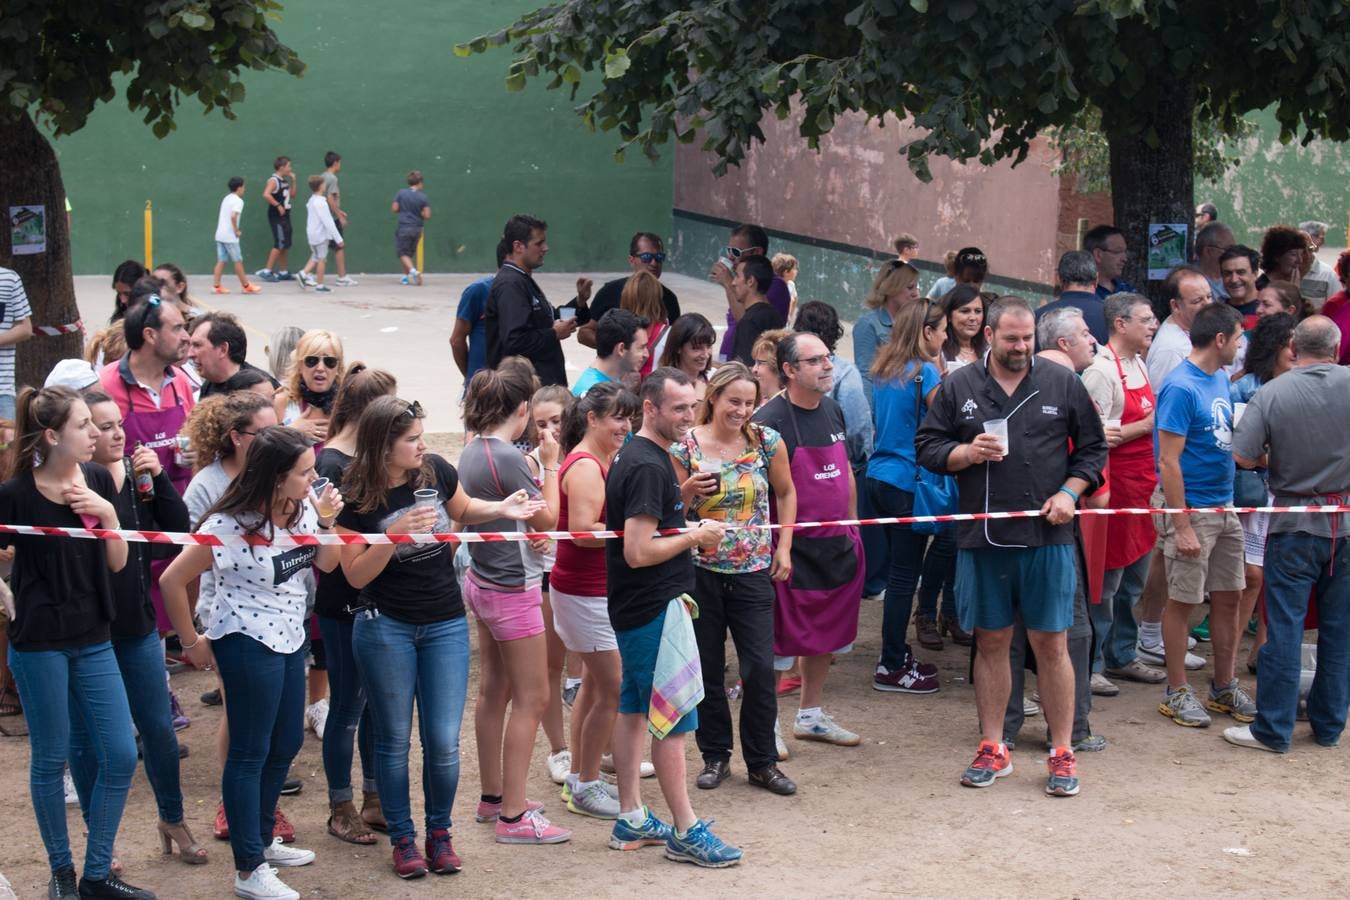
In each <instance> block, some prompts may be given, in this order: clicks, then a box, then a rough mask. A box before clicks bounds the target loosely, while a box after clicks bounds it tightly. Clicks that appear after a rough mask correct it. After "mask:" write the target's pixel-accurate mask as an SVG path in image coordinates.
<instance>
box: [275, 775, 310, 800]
mask: <svg viewBox="0 0 1350 900" xmlns="http://www.w3.org/2000/svg"><path fill="white" fill-rule="evenodd" d="M304 789H305V783H304V782H303V781H301V780H300V779H299V778H287V779H286V781H285V782H284V783H283V784H282V785H281V793H282V794H284V795H285V796H287V797H289V796H291V795H292V794H298V793H300V792H301V791H303V790H304Z"/></svg>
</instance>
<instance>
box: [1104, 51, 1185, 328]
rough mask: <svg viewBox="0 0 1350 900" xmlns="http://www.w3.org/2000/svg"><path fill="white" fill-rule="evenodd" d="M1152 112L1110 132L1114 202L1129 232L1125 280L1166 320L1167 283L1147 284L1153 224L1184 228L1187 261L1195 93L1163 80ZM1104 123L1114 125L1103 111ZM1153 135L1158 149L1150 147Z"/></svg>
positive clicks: (1120, 221) (1118, 217) (1154, 88)
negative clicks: (1134, 123)
mask: <svg viewBox="0 0 1350 900" xmlns="http://www.w3.org/2000/svg"><path fill="white" fill-rule="evenodd" d="M1151 89H1152V91H1153V111H1152V114H1151V116H1150V117H1149V121H1146V122H1143V123H1141V124H1140V126H1139V127H1136V128H1133V129H1130V130H1129V131H1128V132H1127V133H1124V132H1108V140H1109V146H1110V148H1111V202H1112V206H1113V207H1114V212H1115V224H1116V227H1117V228H1119V229H1121V230H1122V231H1124V232H1125V236H1126V245H1127V246H1128V247H1129V251H1130V257H1129V261H1128V262H1127V264H1126V266H1125V278H1126V280H1128V281H1131V282H1133V283H1134V284H1135V285H1137V286H1138V287H1139V289H1140V292H1141V293H1144V294H1146V295H1147V296H1148V297H1149V299H1151V300H1152V301H1153V306H1154V311H1155V312H1156V313H1160V315H1159V320H1160V321H1161V320H1162V319H1163V318H1164V317H1165V316H1166V310H1167V300H1168V298H1166V297H1164V296H1163V294H1164V291H1163V282H1161V281H1152V282H1151V281H1149V280H1148V226H1149V223H1185V224H1187V225H1188V226H1190V230H1188V232H1187V237H1186V258H1187V259H1190V257H1191V247H1192V246H1193V244H1194V242H1195V235H1194V233H1192V232H1193V230H1194V225H1193V223H1194V210H1195V186H1194V181H1195V179H1194V171H1193V168H1192V167H1193V164H1194V160H1195V148H1194V146H1193V134H1192V129H1193V123H1194V121H1195V89H1194V86H1193V85H1192V84H1191V83H1190V82H1187V81H1179V80H1176V79H1174V78H1170V77H1166V76H1162V77H1159V79H1158V80H1157V83H1156V84H1154V85H1152V86H1151ZM1102 119H1103V121H1104V122H1108V121H1111V118H1110V111H1109V110H1103V112H1102ZM1150 130H1151V131H1152V132H1153V133H1154V134H1156V144H1157V145H1156V146H1152V145H1151V143H1150V138H1151V135H1150Z"/></svg>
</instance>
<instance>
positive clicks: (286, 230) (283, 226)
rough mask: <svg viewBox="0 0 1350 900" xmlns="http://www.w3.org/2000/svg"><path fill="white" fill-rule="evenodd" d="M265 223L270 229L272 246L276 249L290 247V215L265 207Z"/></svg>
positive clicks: (287, 248)
mask: <svg viewBox="0 0 1350 900" xmlns="http://www.w3.org/2000/svg"><path fill="white" fill-rule="evenodd" d="M267 224H268V226H270V227H271V229H272V246H273V247H275V248H276V249H278V250H289V249H291V217H290V216H288V215H287V216H283V215H280V214H279V213H277V212H274V211H273V210H272V208H271V207H268V209H267Z"/></svg>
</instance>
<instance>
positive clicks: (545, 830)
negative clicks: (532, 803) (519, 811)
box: [497, 809, 572, 844]
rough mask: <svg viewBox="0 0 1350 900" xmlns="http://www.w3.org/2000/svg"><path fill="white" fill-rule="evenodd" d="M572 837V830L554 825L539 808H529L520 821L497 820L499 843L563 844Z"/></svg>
mask: <svg viewBox="0 0 1350 900" xmlns="http://www.w3.org/2000/svg"><path fill="white" fill-rule="evenodd" d="M571 839H572V832H570V831H568V830H567V829H566V828H559V827H558V826H557V825H554V824H553V823H552V822H550V821H549V820H548V819H545V818H544V814H543V813H541V812H540V811H539V810H537V809H531V810H527V811H526V812H525V815H523V816H521V817H520V821H519V822H504V821H502V820H501V819H498V820H497V843H499V844H561V843H562V842H563V841H570V840H571Z"/></svg>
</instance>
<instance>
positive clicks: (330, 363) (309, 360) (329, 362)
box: [305, 356, 338, 369]
mask: <svg viewBox="0 0 1350 900" xmlns="http://www.w3.org/2000/svg"><path fill="white" fill-rule="evenodd" d="M319 363H323V364H324V366H326V367H327V368H329V369H336V368H337V364H338V358H337V357H336V356H306V357H305V368H306V369H312V368H314V367H315V366H317V365H318V364H319Z"/></svg>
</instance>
